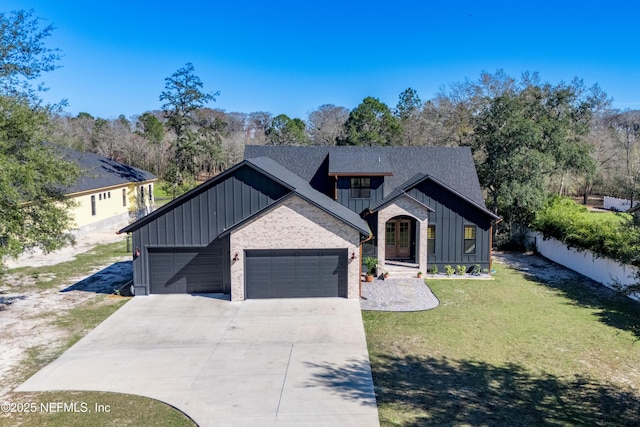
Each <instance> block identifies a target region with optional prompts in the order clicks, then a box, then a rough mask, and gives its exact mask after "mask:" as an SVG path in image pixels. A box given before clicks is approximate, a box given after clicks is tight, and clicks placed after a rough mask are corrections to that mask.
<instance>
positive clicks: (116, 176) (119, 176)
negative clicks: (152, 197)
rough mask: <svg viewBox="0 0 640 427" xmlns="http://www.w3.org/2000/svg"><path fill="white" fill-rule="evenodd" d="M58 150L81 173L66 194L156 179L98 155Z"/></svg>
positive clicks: (144, 172) (149, 173) (151, 175)
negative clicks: (78, 168)
mask: <svg viewBox="0 0 640 427" xmlns="http://www.w3.org/2000/svg"><path fill="white" fill-rule="evenodd" d="M58 150H60V152H61V154H62V156H63V157H64V158H65V159H66V160H67V161H69V162H73V163H76V164H77V165H78V166H79V167H80V169H81V171H82V174H81V176H80V178H78V181H77V182H76V183H75V184H74V185H72V186H70V187H69V188H67V189H66V193H67V194H74V193H80V192H84V191H91V190H99V189H101V188H107V187H113V186H117V185H122V184H128V183H131V182H134V183H136V182H146V181H153V180H155V179H157V178H156V176H155V175H154V174H152V173H151V172H147V171H145V170H142V169H138V168H135V167H133V166H130V165H127V164H124V163H121V162H118V161H115V160H111V159H108V158H107V157H104V156H101V155H99V154H95V153H81V152H79V151H75V150H71V149H69V148H61V149H58Z"/></svg>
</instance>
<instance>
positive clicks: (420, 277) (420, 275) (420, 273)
mask: <svg viewBox="0 0 640 427" xmlns="http://www.w3.org/2000/svg"><path fill="white" fill-rule="evenodd" d="M418 279H422V271H418Z"/></svg>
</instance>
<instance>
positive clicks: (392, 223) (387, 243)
mask: <svg viewBox="0 0 640 427" xmlns="http://www.w3.org/2000/svg"><path fill="white" fill-rule="evenodd" d="M430 211H431V209H430V208H429V207H428V206H425V205H423V204H422V203H420V202H418V201H416V200H415V199H413V198H411V197H409V196H407V195H403V196H400V197H398V198H397V199H395V200H394V201H393V203H389V204H388V205H386V206H384V207H383V208H381V209H380V210H378V224H377V228H378V230H377V237H378V242H377V258H378V273H383V272H385V271H388V272H390V273H391V271H392V270H402V271H403V272H411V274H413V272H415V275H417V273H418V272H419V271H420V272H422V273H423V274H424V273H426V272H427V228H428V227H427V223H428V218H429V212H430ZM414 277H415V276H414Z"/></svg>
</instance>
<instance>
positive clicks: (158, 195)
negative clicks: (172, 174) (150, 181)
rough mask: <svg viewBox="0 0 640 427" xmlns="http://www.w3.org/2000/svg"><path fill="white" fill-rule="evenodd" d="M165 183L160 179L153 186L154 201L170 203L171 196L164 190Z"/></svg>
mask: <svg viewBox="0 0 640 427" xmlns="http://www.w3.org/2000/svg"><path fill="white" fill-rule="evenodd" d="M163 186H164V181H163V180H161V179H159V180H157V181H156V182H155V184H154V185H153V200H155V201H156V203H158V202H163V201H165V200H166V201H169V200H171V196H170V195H169V193H167V192H166V191H165V190H164V189H163Z"/></svg>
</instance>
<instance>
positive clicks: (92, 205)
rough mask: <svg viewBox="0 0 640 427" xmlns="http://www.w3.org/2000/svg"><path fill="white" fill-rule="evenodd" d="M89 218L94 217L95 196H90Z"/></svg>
mask: <svg viewBox="0 0 640 427" xmlns="http://www.w3.org/2000/svg"><path fill="white" fill-rule="evenodd" d="M91 216H96V196H95V195H93V196H91Z"/></svg>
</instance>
